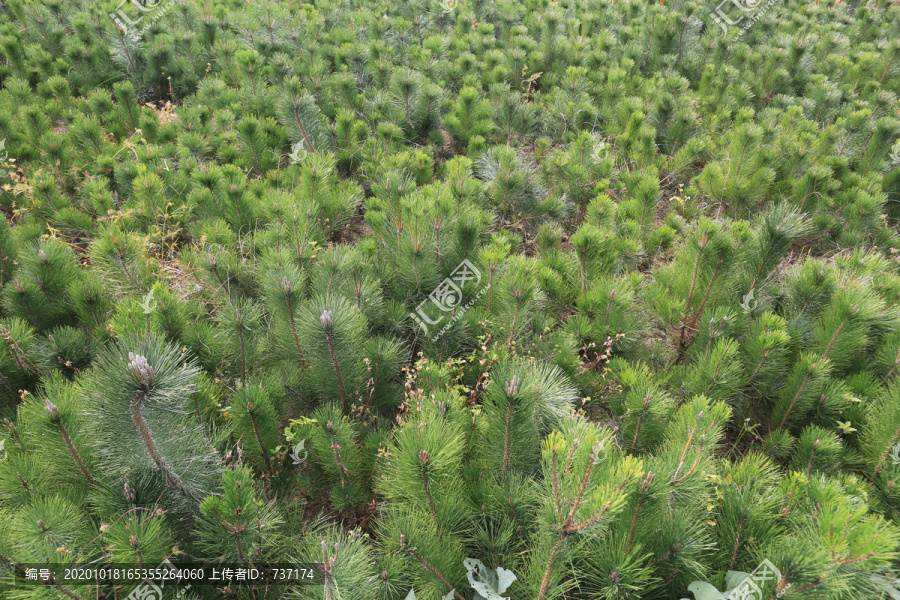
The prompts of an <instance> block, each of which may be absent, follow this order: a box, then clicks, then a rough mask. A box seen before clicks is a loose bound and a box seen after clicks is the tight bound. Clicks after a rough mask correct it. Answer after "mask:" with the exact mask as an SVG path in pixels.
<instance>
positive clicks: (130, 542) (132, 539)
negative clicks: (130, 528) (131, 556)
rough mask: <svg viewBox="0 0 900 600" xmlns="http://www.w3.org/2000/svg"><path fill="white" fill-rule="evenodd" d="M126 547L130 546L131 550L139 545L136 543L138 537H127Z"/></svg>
mask: <svg viewBox="0 0 900 600" xmlns="http://www.w3.org/2000/svg"><path fill="white" fill-rule="evenodd" d="M128 545H129V546H131V547H132V548H137V547H138V546H139V545H140V542H139V541H138V536H136V535H132V536H131V537H129V538H128Z"/></svg>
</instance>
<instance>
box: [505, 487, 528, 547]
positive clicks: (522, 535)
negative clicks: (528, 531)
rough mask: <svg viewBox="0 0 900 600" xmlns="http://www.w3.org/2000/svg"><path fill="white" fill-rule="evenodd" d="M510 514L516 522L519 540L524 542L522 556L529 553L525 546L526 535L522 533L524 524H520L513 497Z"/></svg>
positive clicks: (510, 501) (510, 499)
mask: <svg viewBox="0 0 900 600" xmlns="http://www.w3.org/2000/svg"><path fill="white" fill-rule="evenodd" d="M509 512H511V513H512V516H513V521H515V522H516V529H518V533H519V540H520V541H521V542H522V554H524V553H525V552H526V551H527V549H528V548H527V546H526V545H525V534H524V533H523V531H522V524H521V523H520V522H519V515H518V514H517V513H516V507H515V506H513V499H512V496H510V498H509Z"/></svg>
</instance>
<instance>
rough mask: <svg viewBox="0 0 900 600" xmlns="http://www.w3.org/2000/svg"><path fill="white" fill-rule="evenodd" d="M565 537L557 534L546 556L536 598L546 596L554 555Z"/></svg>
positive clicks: (557, 552) (540, 599) (541, 599)
mask: <svg viewBox="0 0 900 600" xmlns="http://www.w3.org/2000/svg"><path fill="white" fill-rule="evenodd" d="M565 539H566V538H565V536H564V535H561V536H559V539H558V540H557V541H556V544H555V545H554V546H553V549H552V550H550V556H549V557H548V558H547V569H546V570H545V571H544V577H543V579H541V588H540V590H538V600H544V599H545V598H546V597H547V589H548V588H549V587H550V575H551V573H552V572H553V561H555V560H556V555H557V554H559V551H560V550H561V549H562V545H563V542H564V541H565Z"/></svg>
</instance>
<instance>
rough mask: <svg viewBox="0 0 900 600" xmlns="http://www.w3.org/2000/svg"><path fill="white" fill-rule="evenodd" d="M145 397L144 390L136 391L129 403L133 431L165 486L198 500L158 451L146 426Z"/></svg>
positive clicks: (145, 392) (151, 433) (154, 440)
mask: <svg viewBox="0 0 900 600" xmlns="http://www.w3.org/2000/svg"><path fill="white" fill-rule="evenodd" d="M146 397H147V390H146V389H141V390H138V392H137V394H135V396H134V399H133V400H132V401H131V406H130V408H131V422H132V423H133V424H134V427H135V429H137V432H138V434H139V435H140V436H141V440H142V441H143V442H144V449H145V450H146V451H147V454H148V455H149V456H150V460H152V461H153V463H154V464H155V465H156V466H157V468H159V470H160V471H161V472H162V474H163V478H164V479H165V481H166V483H167V484H169V485H171V486H173V487H174V488H175V489H177V490H178V491H179V492H181V493H182V494H183V495H184V496H186V497H188V498H190V499H192V500H199V499H198V498H197V497H196V496H195V495H194V494H193V493H192V492H191V491H190V490H188V489H186V488H185V487H184V486H183V485H182V484H181V481H179V478H178V475H177V474H176V473H175V471H174V469H172V467H171V466H170V465H169V463H168V462H166V459H165V458H164V457H163V455H162V453H161V452H160V451H159V447H158V446H157V444H156V439H155V438H154V437H153V432H152V431H151V430H150V426H149V425H148V424H147V419H146V418H145V417H144V408H143V403H144V400H145V399H146Z"/></svg>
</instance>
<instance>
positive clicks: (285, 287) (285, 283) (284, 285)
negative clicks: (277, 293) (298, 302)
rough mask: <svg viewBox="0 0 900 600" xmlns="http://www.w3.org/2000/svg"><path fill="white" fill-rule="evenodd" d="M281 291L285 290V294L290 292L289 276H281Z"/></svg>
mask: <svg viewBox="0 0 900 600" xmlns="http://www.w3.org/2000/svg"><path fill="white" fill-rule="evenodd" d="M281 291H283V292H284V293H285V294H289V293H290V291H291V282H290V281H288V278H287V277H282V278H281Z"/></svg>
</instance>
